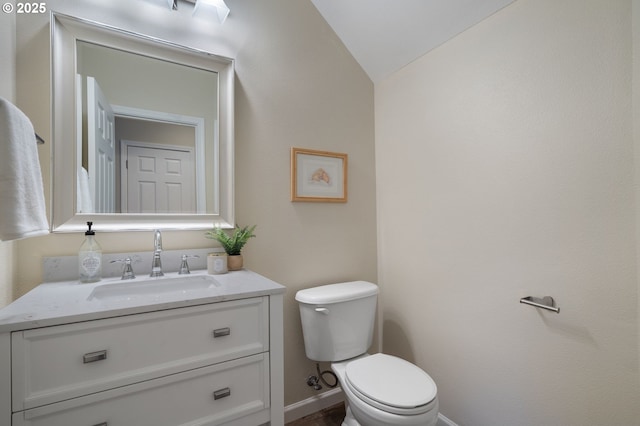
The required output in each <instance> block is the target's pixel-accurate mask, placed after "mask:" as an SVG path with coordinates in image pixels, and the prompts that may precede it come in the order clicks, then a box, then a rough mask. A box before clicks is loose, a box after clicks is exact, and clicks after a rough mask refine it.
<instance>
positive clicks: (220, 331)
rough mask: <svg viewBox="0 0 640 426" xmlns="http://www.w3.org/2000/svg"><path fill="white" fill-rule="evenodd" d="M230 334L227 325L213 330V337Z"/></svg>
mask: <svg viewBox="0 0 640 426" xmlns="http://www.w3.org/2000/svg"><path fill="white" fill-rule="evenodd" d="M230 334H231V329H230V328H229V327H225V328H219V329H217V330H213V337H214V338H216V337H222V336H228V335H230Z"/></svg>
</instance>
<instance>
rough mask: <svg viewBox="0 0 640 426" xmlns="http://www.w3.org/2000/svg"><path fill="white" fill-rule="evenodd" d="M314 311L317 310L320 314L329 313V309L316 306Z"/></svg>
mask: <svg viewBox="0 0 640 426" xmlns="http://www.w3.org/2000/svg"><path fill="white" fill-rule="evenodd" d="M316 312H318V313H320V314H325V315H329V309H327V308H316Z"/></svg>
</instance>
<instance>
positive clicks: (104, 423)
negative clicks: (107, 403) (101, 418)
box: [93, 422, 109, 426]
mask: <svg viewBox="0 0 640 426" xmlns="http://www.w3.org/2000/svg"><path fill="white" fill-rule="evenodd" d="M93 426H109V423H107V422H102V423H98V424H97V425H93Z"/></svg>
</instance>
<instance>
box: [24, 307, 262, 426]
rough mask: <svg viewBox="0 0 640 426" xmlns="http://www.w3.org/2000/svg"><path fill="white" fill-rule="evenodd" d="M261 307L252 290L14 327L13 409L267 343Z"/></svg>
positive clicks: (258, 350)
mask: <svg viewBox="0 0 640 426" xmlns="http://www.w3.org/2000/svg"><path fill="white" fill-rule="evenodd" d="M268 312H269V303H268V298H266V297H265V298H260V297H259V298H251V299H244V300H236V301H230V302H223V303H214V304H209V305H202V306H196V307H190V308H180V309H170V310H166V311H157V312H152V313H147V314H139V315H130V316H125V317H118V318H109V319H103V320H96V321H87V322H82V323H76V324H68V325H62V326H56V327H47V328H42V329H34V330H27V331H22V332H17V333H13V335H12V360H13V365H12V376H13V377H12V387H13V411H20V410H24V409H29V408H35V407H38V406H41V405H45V404H52V403H55V402H58V401H62V400H65V399H70V398H76V397H79V396H82V395H86V394H89V393H95V392H100V391H104V390H107V389H112V388H115V387H120V386H126V385H129V384H132V383H137V382H141V381H144V380H150V379H153V378H156V377H159V376H164V375H169V374H175V373H178V372H181V371H185V370H187V369H193V368H199V367H203V366H206V365H211V364H214V363H218V362H223V361H227V360H230V359H235V358H238V357H241V356H247V355H253V354H256V353H261V352H265V351H268V348H269V328H268V327H269V319H268ZM90 426H92V425H90Z"/></svg>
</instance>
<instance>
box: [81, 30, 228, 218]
mask: <svg viewBox="0 0 640 426" xmlns="http://www.w3.org/2000/svg"><path fill="white" fill-rule="evenodd" d="M76 46H77V55H76V57H77V59H78V64H77V72H78V74H79V76H78V78H79V79H80V81H81V93H80V97H79V102H78V104H79V105H78V108H81V111H82V117H83V119H82V134H81V135H79V136H81V140H80V141H78V143H79V144H81V147H82V165H81V167H82V169H81V170H80V178H79V179H82V180H81V181H79V183H80V185H79V187H80V188H88V189H89V192H88V193H86V191H85V190H82V191H79V193H78V196H79V198H78V203H77V208H78V209H77V212H78V213H120V212H122V213H213V211H214V206H213V205H212V200H213V189H214V187H215V186H216V182H215V180H214V179H215V176H216V174H215V170H213V169H209V170H210V171H211V172H213V173H209V176H205V171H204V170H199V171H198V172H199V173H196V167H197V163H196V161H195V157H196V156H201V155H203V156H204V158H205V164H214V163H213V152H214V148H215V144H214V129H215V128H216V127H217V121H218V114H217V99H218V96H217V90H218V73H217V72H215V71H210V70H202V69H198V68H194V67H188V66H185V65H181V64H175V63H172V62H168V61H163V60H159V59H156V58H150V57H146V56H142V55H138V54H133V53H130V52H126V51H122V50H117V49H112V48H109V47H105V46H101V45H98V44H93V43H87V42H83V41H78V42H77V44H76ZM116 105H117V106H116ZM122 107H125V108H126V109H127V111H128V115H119V113H118V111H123V109H124V108H122ZM136 111H137V112H136ZM142 111H144V113H143V112H142ZM120 114H122V112H121V113H120ZM195 114H202V117H193V116H194V115H195ZM147 116H152V117H153V118H150V119H146V118H145V117H147ZM185 116H190V117H191V118H192V120H191V121H198V120H201V121H202V122H203V124H204V129H203V130H204V135H205V140H204V150H203V152H198V153H196V152H195V147H196V141H195V135H196V134H195V131H194V129H193V128H191V126H190V125H189V121H188V120H187V119H185V118H182V119H181V117H185ZM125 142H126V143H125ZM196 174H197V175H198V177H199V179H198V180H196ZM84 179H87V180H88V182H87V183H86V184H85V182H84ZM207 183H209V185H207ZM199 187H202V191H201V193H202V194H208V195H207V196H206V197H202V198H201V199H198V200H197V198H198V197H197V196H198V189H199ZM207 191H208V192H207ZM207 198H208V199H209V201H210V203H209V209H208V210H207V202H206V201H207ZM196 201H198V202H197V203H196ZM196 204H198V206H197V207H196Z"/></svg>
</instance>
